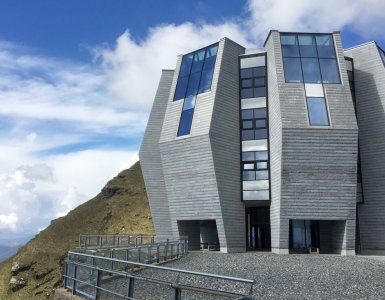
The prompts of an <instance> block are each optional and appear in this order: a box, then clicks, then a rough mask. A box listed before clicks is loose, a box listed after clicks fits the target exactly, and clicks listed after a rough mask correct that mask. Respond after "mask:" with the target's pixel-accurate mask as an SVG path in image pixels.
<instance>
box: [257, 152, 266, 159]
mask: <svg viewBox="0 0 385 300" xmlns="http://www.w3.org/2000/svg"><path fill="white" fill-rule="evenodd" d="M255 160H267V151H258V152H255Z"/></svg>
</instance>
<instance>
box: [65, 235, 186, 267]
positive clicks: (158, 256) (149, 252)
mask: <svg viewBox="0 0 385 300" xmlns="http://www.w3.org/2000/svg"><path fill="white" fill-rule="evenodd" d="M187 251H188V240H187V239H180V240H178V241H171V242H170V241H167V242H164V243H153V244H141V245H138V246H130V247H126V248H103V249H99V248H91V249H90V248H87V249H83V248H80V249H76V250H73V251H70V252H69V257H70V258H71V259H72V258H73V257H74V258H76V256H73V257H72V256H70V254H71V255H75V254H77V255H82V254H89V255H92V256H93V257H107V258H112V259H115V258H116V259H121V260H124V261H129V262H139V263H147V264H152V263H159V262H162V261H167V260H170V259H174V258H179V257H180V256H182V255H184V254H186V253H187ZM111 269H114V268H113V267H111Z"/></svg>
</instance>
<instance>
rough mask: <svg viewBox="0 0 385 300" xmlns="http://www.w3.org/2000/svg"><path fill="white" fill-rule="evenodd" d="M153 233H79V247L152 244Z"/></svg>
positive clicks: (153, 241) (92, 247)
mask: <svg viewBox="0 0 385 300" xmlns="http://www.w3.org/2000/svg"><path fill="white" fill-rule="evenodd" d="M154 243H155V236H153V235H132V234H80V235H79V248H88V249H95V248H119V247H128V246H134V245H135V246H136V245H142V244H154Z"/></svg>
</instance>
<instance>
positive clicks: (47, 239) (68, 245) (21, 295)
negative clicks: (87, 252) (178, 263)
mask: <svg viewBox="0 0 385 300" xmlns="http://www.w3.org/2000/svg"><path fill="white" fill-rule="evenodd" d="M80 233H143V234H153V233H154V228H153V224H152V219H151V214H150V209H149V206H148V201H147V197H146V192H145V187H144V182H143V177H142V172H141V168H140V164H139V162H137V163H136V164H135V165H133V166H132V167H131V168H130V169H128V170H125V171H122V172H121V173H119V175H118V176H117V177H115V178H113V179H112V180H110V181H109V182H108V183H107V184H106V186H105V187H104V188H103V189H102V192H101V193H100V194H98V195H97V196H96V197H95V198H93V199H91V200H89V201H87V202H85V203H84V204H82V205H80V206H78V207H77V208H75V209H74V210H72V211H71V212H69V213H68V214H67V215H66V216H65V217H61V218H58V219H56V220H54V221H52V222H51V224H50V225H49V226H48V227H47V228H46V229H45V230H43V231H41V232H40V233H39V234H38V235H37V236H36V237H35V238H33V239H32V240H31V241H29V242H28V243H27V244H26V245H25V246H24V247H22V248H20V249H19V251H18V252H17V254H16V255H14V256H13V257H11V258H9V259H8V260H6V261H4V262H3V263H1V264H0V299H45V298H46V297H47V295H52V290H53V289H54V288H55V287H58V286H60V285H61V282H62V277H61V275H62V273H63V260H64V259H65V256H66V252H67V251H68V250H69V249H73V248H75V247H76V241H77V240H78V239H79V234H80ZM13 262H18V263H19V265H23V266H25V269H27V270H25V271H23V272H21V273H20V274H18V276H17V277H23V278H24V279H26V280H27V281H28V285H27V286H26V287H24V288H22V289H20V290H19V291H17V292H12V291H10V290H9V287H8V286H9V281H10V279H11V267H12V263H13Z"/></svg>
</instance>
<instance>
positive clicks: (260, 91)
mask: <svg viewBox="0 0 385 300" xmlns="http://www.w3.org/2000/svg"><path fill="white" fill-rule="evenodd" d="M254 97H266V87H264V86H262V87H257V88H254Z"/></svg>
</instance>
